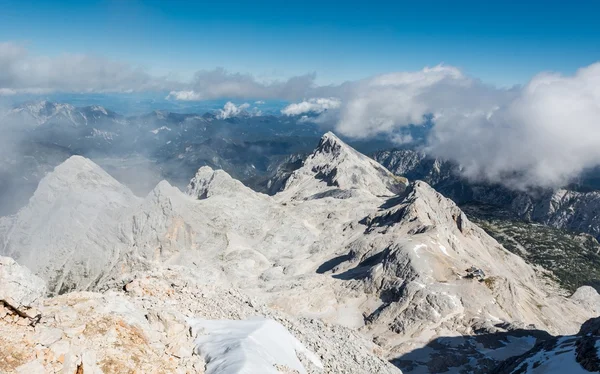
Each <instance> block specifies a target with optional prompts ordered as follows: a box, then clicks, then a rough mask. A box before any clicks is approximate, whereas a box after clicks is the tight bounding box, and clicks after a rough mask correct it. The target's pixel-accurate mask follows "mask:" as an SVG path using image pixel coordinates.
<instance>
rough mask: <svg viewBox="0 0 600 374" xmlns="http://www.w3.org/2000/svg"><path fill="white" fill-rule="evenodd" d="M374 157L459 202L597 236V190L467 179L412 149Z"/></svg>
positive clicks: (599, 204)
mask: <svg viewBox="0 0 600 374" xmlns="http://www.w3.org/2000/svg"><path fill="white" fill-rule="evenodd" d="M374 159H375V160H376V161H378V162H380V163H381V164H382V165H384V166H385V167H387V168H388V169H389V170H391V171H392V172H393V173H394V174H396V175H402V176H406V177H407V178H409V179H420V180H424V181H426V182H427V183H429V184H431V185H432V186H433V187H435V188H436V190H438V191H440V192H441V193H442V194H444V195H445V196H448V197H450V198H451V199H453V200H454V201H456V202H457V203H459V204H462V203H468V202H476V203H483V204H492V205H497V206H501V207H504V208H507V209H509V210H510V211H511V212H512V213H513V214H514V216H515V217H518V218H520V219H526V220H531V221H535V222H540V223H543V224H545V225H549V226H552V227H556V228H560V229H569V230H573V231H577V232H585V233H588V234H591V235H593V236H595V237H596V238H598V239H600V214H598V212H600V192H598V191H589V192H576V191H570V190H567V189H557V190H554V191H552V190H548V191H532V192H531V193H528V192H523V191H514V190H510V189H508V188H506V187H504V186H501V185H494V184H485V183H474V182H469V181H467V180H466V179H464V178H462V177H461V176H460V166H458V165H455V164H453V163H452V162H450V161H445V160H440V159H437V158H430V157H428V156H427V155H425V154H423V153H421V152H416V151H412V150H396V151H382V152H378V153H376V154H375V155H374Z"/></svg>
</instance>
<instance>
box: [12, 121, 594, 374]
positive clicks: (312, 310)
mask: <svg viewBox="0 0 600 374" xmlns="http://www.w3.org/2000/svg"><path fill="white" fill-rule="evenodd" d="M90 110H91V112H90V115H89V116H88V115H86V117H85V118H86V119H84V118H79V117H73V121H74V123H75V122H77V123H79V122H80V121H86V120H87V121H91V120H92V118H94V116H93V114H92V113H93V112H94V111H93V110H92V109H90ZM52 113H54V112H52ZM52 113H47V114H45V115H46V117H48V116H52V115H53V114H52ZM67 113H68V112H67ZM15 115H17V114H15ZM18 115H21V114H18ZM66 115H68V114H66ZM46 117H44V118H39V119H40V120H47V119H46ZM117 125H118V121H117V122H115V126H117ZM378 159H381V158H378ZM289 161H290V162H291V163H294V165H295V166H294V167H287V168H286V167H282V168H279V169H276V170H273V175H274V179H273V180H270V181H268V182H266V185H265V188H267V187H268V188H271V187H273V186H274V187H273V188H271V190H272V192H275V191H277V192H276V193H274V194H273V195H267V194H263V193H259V192H256V191H254V190H252V189H250V188H248V187H246V186H245V185H244V184H242V183H241V182H240V181H238V180H236V179H234V178H232V177H231V176H230V175H229V174H228V173H226V172H225V171H223V170H215V169H213V168H211V167H210V166H202V167H201V168H199V169H198V170H197V172H196V174H195V176H194V177H193V178H192V179H191V181H190V182H189V184H188V186H187V188H186V190H185V191H181V190H180V189H179V188H177V187H174V186H172V185H171V184H170V183H168V182H167V181H161V182H160V183H158V184H157V185H156V187H155V188H154V189H153V190H152V191H151V192H150V193H148V194H147V195H146V196H144V197H138V196H136V195H135V194H134V193H133V192H132V191H131V190H130V189H129V188H128V187H126V186H125V185H123V184H121V183H120V182H118V181H117V180H116V179H114V178H113V177H112V176H111V175H109V174H108V173H107V172H105V171H104V170H103V169H102V168H101V167H100V166H98V165H97V164H95V163H94V162H92V161H91V160H89V159H87V158H84V157H82V156H71V157H69V158H67V159H66V160H65V161H64V162H63V163H61V164H60V165H59V166H57V167H56V168H55V169H54V170H53V171H52V172H50V173H48V174H47V175H46V176H44V177H43V179H42V180H41V181H40V183H39V185H38V187H37V189H36V191H35V193H34V194H33V196H32V197H31V198H30V199H29V201H28V203H27V204H26V206H24V207H23V208H21V209H20V210H19V211H18V212H16V213H15V214H13V215H9V216H5V217H2V218H0V255H2V256H5V257H2V258H1V259H0V299H1V300H2V308H1V309H0V316H1V317H2V318H1V319H0V329H1V331H2V334H0V344H1V347H2V350H0V352H1V353H0V371H2V372H6V373H15V372H16V373H45V372H63V373H78V374H80V373H86V374H87V373H100V372H105V373H116V372H118V373H121V372H123V373H125V372H136V371H137V372H144V373H147V372H165V373H167V372H181V373H186V372H189V373H191V372H197V373H401V372H404V373H442V372H443V373H489V372H497V373H525V372H539V373H563V372H577V371H575V370H579V371H581V372H585V371H597V370H598V367H599V366H598V362H600V358H599V355H598V347H599V345H598V344H597V340H598V330H599V329H598V326H597V325H598V323H597V321H596V320H595V319H594V318H595V317H598V315H599V314H600V296H599V295H598V293H597V292H596V290H595V289H594V288H592V287H589V286H581V287H577V288H574V287H573V288H570V289H565V288H564V285H561V284H560V283H558V282H557V281H556V280H555V279H554V278H553V277H549V276H547V270H546V269H544V268H542V267H540V266H537V265H535V264H532V262H531V261H525V260H524V259H523V258H522V257H520V256H519V255H518V254H516V253H512V252H511V251H509V250H507V249H506V248H505V247H504V246H503V245H502V244H500V243H499V242H498V241H496V240H495V239H494V238H493V237H491V236H490V235H489V234H488V233H487V232H486V231H484V229H482V228H480V227H479V226H478V225H477V224H476V223H474V222H473V221H471V220H470V219H469V218H468V216H467V215H466V214H465V213H464V212H463V211H462V210H461V209H460V208H459V206H457V205H456V204H455V203H454V202H453V201H452V200H450V199H448V198H446V197H444V196H442V195H441V194H440V193H438V192H437V191H436V190H434V189H433V188H432V187H431V186H430V185H429V184H428V183H426V182H424V181H420V180H412V178H411V176H410V175H408V173H399V174H406V175H404V176H399V175H395V174H394V173H392V172H391V171H390V170H389V169H387V168H386V167H384V166H382V165H380V164H379V163H377V162H376V161H374V160H373V159H371V158H369V157H367V156H365V155H363V154H361V153H359V152H357V151H356V150H355V149H353V148H352V147H350V146H349V145H347V144H346V143H344V142H343V141H342V140H340V139H339V138H338V137H337V136H336V135H334V134H333V133H331V132H329V133H326V134H325V135H324V136H323V137H322V138H321V139H320V141H319V144H318V146H317V147H316V148H315V149H314V151H312V153H310V154H309V155H308V156H307V157H306V158H304V159H301V158H296V157H292V158H291V159H290V160H289ZM394 171H397V170H394ZM406 177H408V178H409V179H407V178H406ZM430 182H434V181H433V180H430ZM552 209H554V210H556V208H552ZM531 211H532V212H535V209H533V210H531ZM532 214H533V213H532ZM559 216H560V217H564V219H565V220H568V217H567V216H566V215H559Z"/></svg>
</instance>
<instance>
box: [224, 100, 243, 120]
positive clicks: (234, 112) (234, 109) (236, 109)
mask: <svg viewBox="0 0 600 374" xmlns="http://www.w3.org/2000/svg"><path fill="white" fill-rule="evenodd" d="M248 108H250V104H248V103H244V104H241V105H239V106H237V105H235V104H234V103H232V102H231V101H228V102H227V103H225V106H224V107H223V109H219V112H218V113H217V118H219V119H227V118H231V117H236V116H238V115H240V113H242V112H243V111H245V110H246V109H248Z"/></svg>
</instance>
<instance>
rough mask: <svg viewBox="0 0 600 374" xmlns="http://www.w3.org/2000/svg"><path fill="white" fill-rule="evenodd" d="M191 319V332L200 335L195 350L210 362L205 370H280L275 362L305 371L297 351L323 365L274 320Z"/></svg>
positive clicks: (210, 373) (268, 373) (274, 373)
mask: <svg viewBox="0 0 600 374" xmlns="http://www.w3.org/2000/svg"><path fill="white" fill-rule="evenodd" d="M188 323H189V325H190V326H191V327H192V334H193V335H194V336H197V338H196V340H195V344H196V348H195V351H196V353H198V354H200V355H202V356H204V360H205V361H206V363H207V364H206V374H221V373H227V374H229V373H238V374H245V373H247V374H251V373H264V374H278V373H279V371H278V370H277V369H276V368H275V365H282V366H286V367H288V368H290V369H293V370H296V371H298V372H299V373H306V369H305V368H304V366H302V363H301V362H300V360H299V359H298V357H297V356H296V353H301V354H303V355H305V356H306V358H308V360H310V362H312V363H313V364H314V365H315V366H317V367H318V368H320V369H322V368H323V364H322V363H321V361H320V360H319V359H318V358H317V356H316V355H315V354H314V353H312V352H310V351H309V350H307V349H306V348H305V347H304V345H302V343H300V341H299V340H298V339H296V338H295V337H294V336H292V335H291V334H290V333H289V332H288V331H287V329H286V328H285V327H283V326H282V325H281V324H279V323H278V322H275V321H273V320H270V319H262V318H261V319H251V320H241V321H236V320H216V321H214V320H202V319H191V320H189V321H188Z"/></svg>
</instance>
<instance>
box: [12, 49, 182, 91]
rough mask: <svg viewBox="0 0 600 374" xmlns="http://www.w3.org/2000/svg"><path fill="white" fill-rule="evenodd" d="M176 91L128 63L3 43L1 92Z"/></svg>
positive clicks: (167, 82) (174, 87)
mask: <svg viewBox="0 0 600 374" xmlns="http://www.w3.org/2000/svg"><path fill="white" fill-rule="evenodd" d="M167 87H170V89H176V88H179V87H180V84H179V83H176V82H172V81H168V80H167V79H166V78H160V77H153V76H151V75H149V74H148V73H146V72H145V71H144V70H142V69H140V68H137V67H134V66H131V65H129V64H126V63H121V62H117V61H111V60H107V59H103V58H99V57H93V56H88V55H74V54H64V55H61V56H57V57H47V56H33V55H30V54H29V53H28V51H27V50H26V49H25V48H24V47H23V46H21V45H18V44H15V43H0V92H1V94H3V95H7V94H17V93H46V92H52V91H63V92H132V91H147V90H163V89H167Z"/></svg>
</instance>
